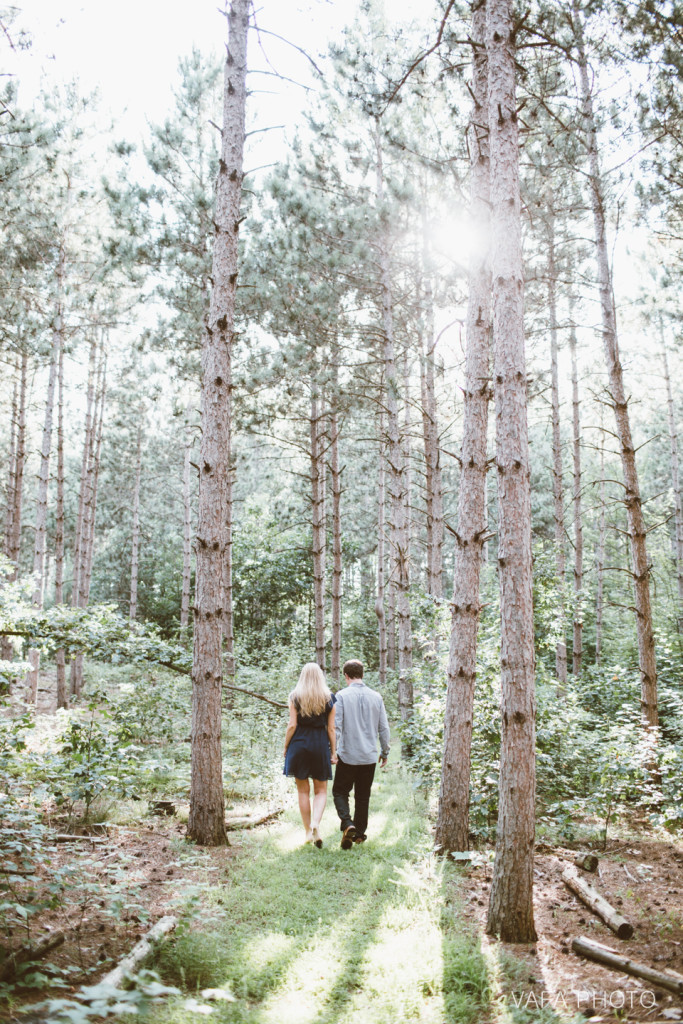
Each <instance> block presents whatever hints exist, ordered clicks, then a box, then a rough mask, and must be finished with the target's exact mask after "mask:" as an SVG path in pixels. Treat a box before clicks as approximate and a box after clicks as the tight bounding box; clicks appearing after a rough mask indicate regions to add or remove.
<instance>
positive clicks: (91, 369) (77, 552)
mask: <svg viewBox="0 0 683 1024" xmlns="http://www.w3.org/2000/svg"><path fill="white" fill-rule="evenodd" d="M96 366H97V342H96V340H95V338H94V337H93V338H91V340H90V354H89V357H88V387H87V399H86V409H85V432H84V437H83V455H82V457H81V480H80V487H79V491H78V513H77V516H76V534H75V537H74V556H73V582H72V587H71V604H72V606H73V607H74V608H80V607H82V605H81V575H82V571H83V552H84V548H85V536H86V531H85V510H86V501H87V500H89V499H88V491H89V488H90V473H91V464H92V455H93V451H94V447H95V442H94V432H95V415H94V403H95V377H96ZM82 681H83V655H82V654H77V655H76V656H75V657H74V658H72V660H71V667H70V670H69V688H70V691H71V693H72V694H73V696H78V695H79V694H80V692H81V686H82Z"/></svg>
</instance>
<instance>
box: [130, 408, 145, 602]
mask: <svg viewBox="0 0 683 1024" xmlns="http://www.w3.org/2000/svg"><path fill="white" fill-rule="evenodd" d="M141 476H142V427H141V426H138V437H137V444H136V446H135V484H134V487H133V541H132V545H131V553H130V607H129V613H128V615H129V618H130V620H131V622H135V620H136V619H137V617H138V574H139V555H140V478H141Z"/></svg>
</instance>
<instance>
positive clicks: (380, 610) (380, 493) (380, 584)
mask: <svg viewBox="0 0 683 1024" xmlns="http://www.w3.org/2000/svg"><path fill="white" fill-rule="evenodd" d="M379 439H380V441H379V481H378V488H377V599H376V600H375V614H376V616H377V629H378V633H379V681H380V683H381V684H382V685H384V683H386V681H387V621H386V614H385V611H384V593H385V584H384V533H385V529H386V515H385V476H386V471H385V465H384V412H381V413H380V418H379Z"/></svg>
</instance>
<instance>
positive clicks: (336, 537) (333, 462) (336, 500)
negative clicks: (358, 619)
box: [330, 396, 343, 683]
mask: <svg viewBox="0 0 683 1024" xmlns="http://www.w3.org/2000/svg"><path fill="white" fill-rule="evenodd" d="M330 477H331V480H332V658H331V665H330V675H331V677H332V679H333V680H334V682H335V683H338V682H339V673H340V670H341V644H342V569H343V565H342V521H341V497H342V470H341V467H340V465H339V412H338V409H337V399H336V396H335V397H333V399H332V409H331V414H330Z"/></svg>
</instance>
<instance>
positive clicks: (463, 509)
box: [436, 4, 491, 850]
mask: <svg viewBox="0 0 683 1024" xmlns="http://www.w3.org/2000/svg"><path fill="white" fill-rule="evenodd" d="M485 35H486V6H485V4H477V5H474V7H473V10H472V95H473V106H472V112H471V114H470V124H469V129H468V141H469V152H470V165H471V176H470V196H471V207H472V216H473V217H474V218H476V219H477V221H478V222H479V224H480V226H481V230H482V231H483V232H484V231H485V232H487V233H488V222H489V215H490V183H489V141H488V131H487V129H486V127H485V125H486V120H487V117H488V113H487V111H488V81H487V78H488V71H487V59H486V48H485V46H484V39H485ZM490 332H491V271H490V267H489V260H488V251H487V247H482V250H481V251H480V252H475V253H473V254H472V256H471V259H470V270H469V297H468V303H467V331H466V346H467V347H466V357H465V358H466V362H465V388H464V412H463V433H462V450H461V451H462V454H461V461H462V472H461V475H460V487H459V493H458V530H457V533H456V534H455V552H454V567H453V603H452V621H451V638H450V650H449V655H448V688H447V691H446V712H445V718H444V750H443V761H442V767H441V787H440V791H439V813H438V818H437V824H436V842H437V844H438V845H439V846H441V847H442V848H443V849H444V850H467V849H468V845H469V805H470V750H471V745H472V716H473V706H474V687H475V679H476V668H477V629H478V625H479V614H480V611H481V599H480V594H479V581H480V574H481V562H482V555H483V551H482V548H483V544H484V538H485V536H486V472H487V458H486V435H487V422H488V404H489V399H490V384H489V372H490V371H489V341H490Z"/></svg>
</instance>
